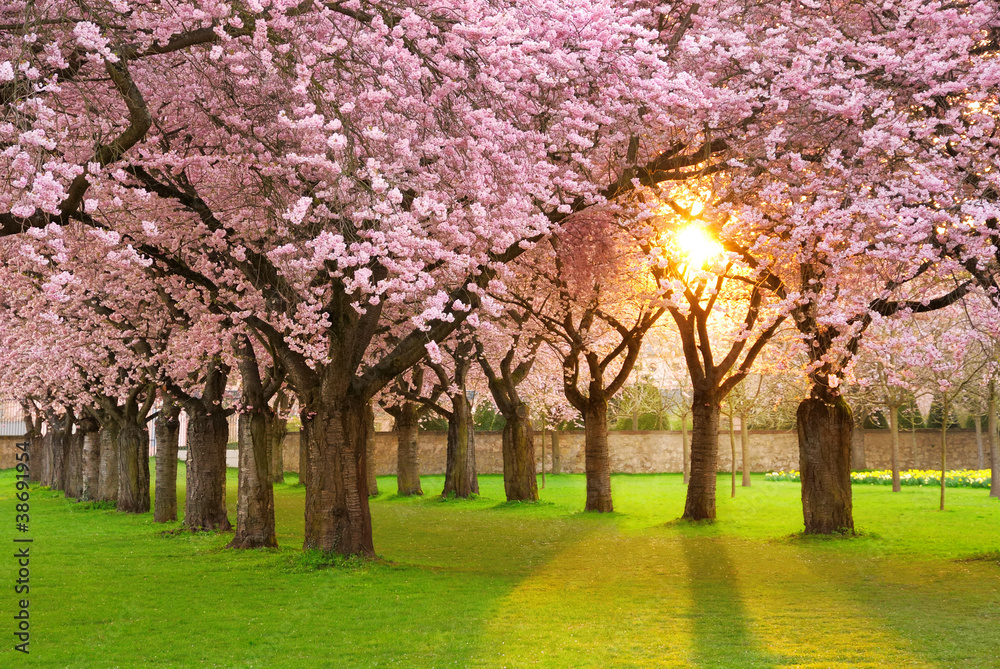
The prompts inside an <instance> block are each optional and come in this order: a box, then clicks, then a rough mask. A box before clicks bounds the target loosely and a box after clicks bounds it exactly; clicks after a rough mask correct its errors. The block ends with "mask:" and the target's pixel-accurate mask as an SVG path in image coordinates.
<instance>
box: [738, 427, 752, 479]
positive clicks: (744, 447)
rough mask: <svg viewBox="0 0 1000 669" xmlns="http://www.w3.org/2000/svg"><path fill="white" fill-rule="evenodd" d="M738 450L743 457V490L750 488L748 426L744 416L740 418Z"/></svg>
mask: <svg viewBox="0 0 1000 669" xmlns="http://www.w3.org/2000/svg"><path fill="white" fill-rule="evenodd" d="M740 450H741V451H742V457H743V481H742V483H741V485H742V486H743V487H744V488H749V487H750V425H749V424H748V422H747V417H746V416H741V417H740Z"/></svg>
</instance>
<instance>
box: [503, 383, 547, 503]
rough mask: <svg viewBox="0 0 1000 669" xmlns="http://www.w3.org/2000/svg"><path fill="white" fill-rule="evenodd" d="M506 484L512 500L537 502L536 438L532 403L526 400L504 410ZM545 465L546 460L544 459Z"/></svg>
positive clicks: (508, 495)
mask: <svg viewBox="0 0 1000 669" xmlns="http://www.w3.org/2000/svg"><path fill="white" fill-rule="evenodd" d="M504 418H505V419H506V421H507V423H506V424H505V425H504V427H503V436H502V440H503V487H504V492H506V494H507V501H508V502H537V501H538V483H537V482H536V480H535V438H534V434H533V432H532V429H531V418H530V417H529V413H528V405H527V404H525V403H524V402H521V403H519V404H518V405H517V406H516V407H514V410H513V411H510V412H508V413H505V414H504ZM542 466H543V468H544V463H543V465H542Z"/></svg>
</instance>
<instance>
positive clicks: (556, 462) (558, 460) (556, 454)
mask: <svg viewBox="0 0 1000 669" xmlns="http://www.w3.org/2000/svg"><path fill="white" fill-rule="evenodd" d="M552 473H553V474H562V450H560V448H559V427H558V426H557V427H556V429H554V430H552Z"/></svg>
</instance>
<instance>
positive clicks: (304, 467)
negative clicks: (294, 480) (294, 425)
mask: <svg viewBox="0 0 1000 669" xmlns="http://www.w3.org/2000/svg"><path fill="white" fill-rule="evenodd" d="M311 423H312V416H310V415H309V412H308V411H306V409H304V408H303V409H301V410H300V411H299V484H300V485H303V486H305V487H306V490H308V489H309V434H308V429H309V428H308V425H310V424H311Z"/></svg>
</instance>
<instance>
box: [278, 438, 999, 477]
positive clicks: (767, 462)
mask: <svg viewBox="0 0 1000 669" xmlns="http://www.w3.org/2000/svg"><path fill="white" fill-rule="evenodd" d="M551 436H552V435H551V433H550V434H549V435H547V436H546V439H545V469H546V471H551V467H552V445H551V444H552V441H551ZM298 437H299V435H298V433H290V434H289V435H288V437H287V438H286V439H285V452H284V457H285V469H286V470H288V471H298V462H299V439H298ZM446 438H447V435H446V434H445V433H444V432H421V433H420V436H419V438H418V445H419V448H420V471H421V473H422V474H443V473H444V467H445V443H446ZM855 440H856V446H855V450H856V451H857V456H858V458H857V459H856V462H855V464H856V465H857V467H856V468H857V469H888V468H889V466H890V453H891V441H890V436H889V432H888V431H887V430H858V431H857V432H856V433H855ZM608 442H609V443H608V448H609V450H610V451H611V470H612V471H615V472H625V473H633V474H637V473H654V472H679V471H681V450H682V446H681V433H680V432H665V431H664V432H654V431H649V432H617V431H615V432H610V433H609V434H608ZM983 442H984V443H983V449H984V465H983V466H984V468H987V469H988V468H989V467H990V458H989V442H988V440H987V439H986V438H985V435H984V439H983ZM940 444H941V435H940V432H939V431H937V430H917V431H916V432H915V433H913V434H911V433H910V432H903V433H901V434H900V467H901V468H902V469H934V468H935V467H937V468H940V466H941V448H940ZM559 445H560V452H561V455H562V457H561V461H562V471H564V472H567V473H582V472H583V432H582V431H566V432H561V433H560V434H559ZM730 450H731V449H730V442H729V433H728V432H721V433H720V434H719V471H729V468H730V463H731V459H730ZM535 453H536V458H537V460H536V463H539V464H540V461H541V456H542V453H541V435H539V434H537V433H536V435H535ZM862 453H863V460H862V459H861V456H862ZM947 455H948V469H978V467H979V454H978V449H977V446H976V434H975V432H974V431H972V430H952V431H950V432H949V433H948V453H947ZM741 457H742V455H741V444H740V435H739V433H738V432H737V433H736V458H737V463H738V464H739V463H740V458H741ZM862 462H863V466H861V464H862ZM375 463H376V468H377V471H378V473H379V474H380V475H385V474H395V473H396V435H395V433H393V432H378V433H376V435H375ZM536 466H537V465H536ZM476 467H477V469H478V470H479V473H481V474H499V473H501V472H503V457H502V455H501V452H500V433H499V432H477V433H476ZM750 468H751V469H752V470H753V471H755V472H764V471H776V470H779V469H786V470H788V469H798V468H799V447H798V441H797V436H796V434H795V432H791V431H774V430H751V432H750Z"/></svg>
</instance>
